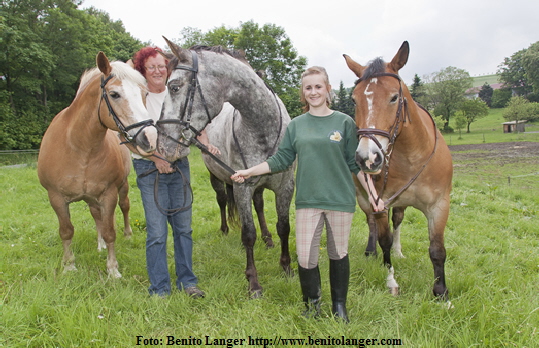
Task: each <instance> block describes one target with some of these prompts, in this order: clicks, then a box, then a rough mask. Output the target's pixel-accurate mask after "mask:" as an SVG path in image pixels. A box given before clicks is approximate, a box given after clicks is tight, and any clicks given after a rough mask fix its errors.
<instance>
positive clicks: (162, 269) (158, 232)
mask: <svg viewBox="0 0 539 348" xmlns="http://www.w3.org/2000/svg"><path fill="white" fill-rule="evenodd" d="M158 51H161V49H160V48H158V47H144V48H142V49H141V50H140V51H138V52H137V53H135V55H134V56H133V64H134V68H135V69H136V70H138V71H139V72H140V73H141V74H142V75H143V76H144V77H145V78H146V81H147V84H148V96H147V97H146V108H147V109H148V112H149V114H150V117H152V119H153V120H154V122H156V121H157V120H159V117H160V115H161V108H162V105H163V101H164V99H165V96H166V94H167V86H166V82H167V77H168V76H167V63H168V62H167V61H166V59H165V58H164V56H163V55H161V54H160V53H159V52H158ZM202 133H203V134H202V136H200V137H199V140H200V141H201V142H202V143H203V144H205V145H206V146H208V149H209V150H210V151H211V152H213V153H219V150H218V149H217V148H215V147H214V146H212V145H210V144H208V138H207V136H206V135H205V132H202ZM155 155H156V156H150V157H146V158H144V157H142V156H140V155H138V154H136V153H133V166H134V168H135V171H136V173H137V186H138V188H139V189H140V193H141V196H142V203H143V205H144V214H145V217H146V232H147V236H146V267H147V270H148V276H149V278H150V287H149V289H148V291H149V293H150V295H158V296H163V297H164V296H167V295H169V294H170V293H171V281H170V275H169V272H168V263H167V244H166V243H167V235H168V224H170V226H171V227H172V236H173V239H174V261H175V265H176V267H175V268H176V277H177V280H176V286H177V288H178V289H179V290H182V289H183V290H184V291H185V292H186V293H187V294H188V295H189V296H192V297H195V298H199V297H204V295H205V294H204V292H203V291H202V290H200V289H199V288H198V286H197V284H198V279H197V277H196V276H195V274H194V272H193V258H192V254H193V238H192V232H193V230H192V228H191V217H192V210H191V208H188V209H185V210H183V211H179V212H177V213H175V214H172V215H167V214H165V213H164V212H162V210H171V209H175V208H179V207H189V206H190V202H184V200H186V199H187V200H189V199H190V197H189V194H185V192H184V191H185V190H186V189H187V186H186V185H185V183H186V182H190V172H189V160H188V159H187V157H185V158H182V159H180V160H178V161H176V162H175V163H174V166H171V164H170V163H169V162H167V161H165V160H164V159H161V158H162V156H160V155H159V153H155ZM176 168H178V169H179V171H177V170H176ZM148 173H150V174H148ZM156 176H159V187H158V195H157V197H155V198H154V185H155V182H156V180H155V179H156ZM155 199H158V202H157V203H156V201H155ZM158 204H159V206H158ZM159 207H160V208H161V209H159Z"/></svg>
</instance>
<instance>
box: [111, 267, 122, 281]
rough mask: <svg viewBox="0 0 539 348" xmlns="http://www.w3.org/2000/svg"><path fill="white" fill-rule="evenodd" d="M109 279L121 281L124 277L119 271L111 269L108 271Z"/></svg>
mask: <svg viewBox="0 0 539 348" xmlns="http://www.w3.org/2000/svg"><path fill="white" fill-rule="evenodd" d="M108 273H109V277H111V278H114V279H119V278H121V277H122V275H121V273H120V272H119V271H118V270H117V269H109V270H108Z"/></svg>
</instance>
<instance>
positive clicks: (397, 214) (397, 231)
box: [391, 207, 406, 258]
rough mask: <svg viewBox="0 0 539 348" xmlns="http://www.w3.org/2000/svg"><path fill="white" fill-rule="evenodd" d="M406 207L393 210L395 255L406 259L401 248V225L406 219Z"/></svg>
mask: <svg viewBox="0 0 539 348" xmlns="http://www.w3.org/2000/svg"><path fill="white" fill-rule="evenodd" d="M405 209H406V207H404V208H403V207H395V208H392V213H391V222H392V223H393V255H395V257H399V258H404V255H403V254H402V247H401V224H402V220H403V219H404V210H405Z"/></svg>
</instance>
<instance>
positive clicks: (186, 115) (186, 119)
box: [156, 51, 211, 147]
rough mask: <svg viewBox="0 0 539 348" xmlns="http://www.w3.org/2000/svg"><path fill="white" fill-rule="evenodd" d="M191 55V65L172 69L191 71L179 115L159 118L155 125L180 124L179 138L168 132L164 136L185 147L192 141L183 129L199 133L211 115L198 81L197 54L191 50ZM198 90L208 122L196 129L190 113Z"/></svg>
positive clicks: (209, 120)
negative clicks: (173, 117)
mask: <svg viewBox="0 0 539 348" xmlns="http://www.w3.org/2000/svg"><path fill="white" fill-rule="evenodd" d="M191 56H192V58H193V66H187V65H177V66H176V67H174V69H180V70H187V71H190V72H191V79H190V83H189V86H188V88H187V94H186V95H185V103H184V105H183V108H182V109H181V110H180V117H179V118H178V119H167V120H159V121H157V122H156V124H157V126H159V125H161V124H167V123H168V124H177V125H178V126H180V127H181V128H180V134H181V138H180V139H174V138H173V137H171V136H169V135H168V134H165V136H166V137H167V138H168V139H170V140H172V141H173V142H175V143H177V144H180V145H182V146H185V147H189V146H190V145H191V143H192V142H194V140H193V138H189V137H187V136H185V133H184V131H186V130H190V131H192V132H193V133H194V134H195V135H196V136H199V135H200V131H201V130H202V129H204V128H205V127H206V126H207V125H208V123H211V115H210V112H209V110H208V104H207V103H206V100H205V99H204V95H203V94H202V90H201V88H200V83H199V81H198V76H197V74H198V55H197V54H196V52H194V51H191ZM171 82H172V81H169V89H170V83H171ZM197 91H198V94H199V95H200V99H201V101H202V105H203V106H204V110H205V111H206V115H207V116H208V122H206V124H205V125H204V126H203V127H202V128H200V129H196V128H195V127H193V126H192V125H191V115H192V111H193V104H194V100H195V94H196V92H197ZM181 139H185V140H186V142H182V141H181Z"/></svg>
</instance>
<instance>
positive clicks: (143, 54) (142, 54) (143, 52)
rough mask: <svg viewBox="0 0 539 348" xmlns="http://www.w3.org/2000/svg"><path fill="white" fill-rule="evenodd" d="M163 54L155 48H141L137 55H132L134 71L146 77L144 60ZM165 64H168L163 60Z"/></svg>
mask: <svg viewBox="0 0 539 348" xmlns="http://www.w3.org/2000/svg"><path fill="white" fill-rule="evenodd" d="M159 52H163V50H162V49H161V48H159V47H157V46H155V47H152V46H146V47H144V48H141V49H140V50H139V51H138V52H137V53H135V54H134V55H133V63H134V64H135V69H136V70H138V71H139V72H140V73H141V74H142V76H146V66H145V64H146V60H148V58H150V57H155V56H157V55H158V54H159ZM165 64H168V59H166V58H165Z"/></svg>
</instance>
